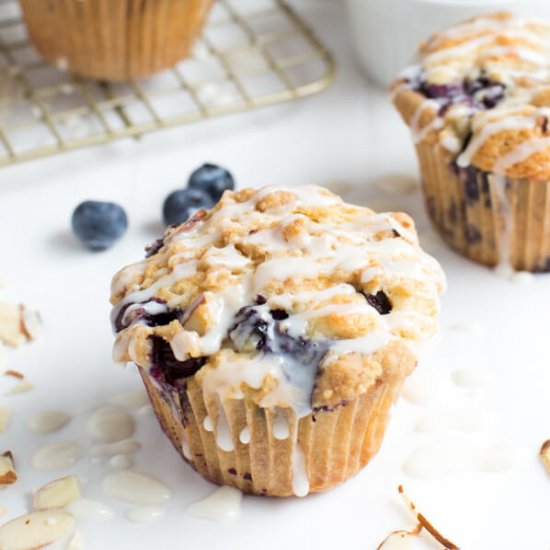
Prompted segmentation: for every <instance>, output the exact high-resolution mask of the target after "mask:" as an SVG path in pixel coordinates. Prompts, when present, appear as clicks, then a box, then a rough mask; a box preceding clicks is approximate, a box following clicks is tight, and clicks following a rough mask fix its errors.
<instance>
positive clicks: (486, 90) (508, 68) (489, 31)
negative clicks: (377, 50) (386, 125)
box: [392, 13, 550, 272]
mask: <svg viewBox="0 0 550 550" xmlns="http://www.w3.org/2000/svg"><path fill="white" fill-rule="evenodd" d="M392 97H393V102H394V104H395V105H396V107H397V109H398V110H399V112H400V113H401V115H402V117H403V119H404V120H405V122H406V123H407V124H408V125H409V126H410V128H411V131H412V137H413V140H414V142H415V144H416V149H417V153H418V157H419V161H420V170H421V174H422V181H423V187H424V193H425V201H426V205H427V210H428V213H429V216H430V218H431V220H432V222H433V224H434V225H435V227H436V228H437V230H438V231H439V233H440V234H441V236H442V237H443V238H444V239H445V240H446V241H447V243H448V244H449V245H450V246H451V247H452V248H454V249H456V250H457V251H459V252H461V253H462V254H464V255H466V256H468V257H470V258H471V259H473V260H476V261H477V262H481V263H483V264H487V265H491V266H495V265H499V266H500V267H501V268H503V269H505V270H511V269H514V270H528V271H533V272H537V271H550V186H549V181H550V126H549V124H548V120H549V119H548V117H549V115H550V23H546V22H543V21H540V20H536V21H530V20H526V19H519V18H516V17H514V16H512V15H511V14H508V13H496V14H490V15H484V16H481V17H477V18H475V19H472V20H470V21H467V22H465V23H462V24H460V25H457V26H455V27H452V28H450V29H447V30H445V31H442V32H440V33H438V34H436V35H434V36H432V37H431V38H430V39H429V40H428V41H427V42H426V43H424V44H423V45H422V46H421V49H420V53H419V59H418V64H417V65H415V66H413V67H410V68H409V69H407V70H406V71H405V72H404V73H403V74H402V76H401V77H400V78H398V80H397V81H396V82H395V83H394V84H393V86H392Z"/></svg>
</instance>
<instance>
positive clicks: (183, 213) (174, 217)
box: [162, 189, 215, 226]
mask: <svg viewBox="0 0 550 550" xmlns="http://www.w3.org/2000/svg"><path fill="white" fill-rule="evenodd" d="M214 202H215V201H214V200H212V198H211V196H210V195H209V194H208V193H207V192H206V191H204V190H203V189H178V190H176V191H173V192H172V193H170V194H169V195H168V196H167V197H166V200H165V201H164V204H163V206H162V218H163V220H164V224H165V225H167V226H168V225H180V224H181V223H183V222H184V221H186V220H187V219H188V218H190V217H191V216H192V215H193V214H194V213H195V212H197V211H198V210H201V209H203V208H204V209H208V208H212V206H214Z"/></svg>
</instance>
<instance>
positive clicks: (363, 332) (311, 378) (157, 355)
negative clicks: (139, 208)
mask: <svg viewBox="0 0 550 550" xmlns="http://www.w3.org/2000/svg"><path fill="white" fill-rule="evenodd" d="M444 285H445V280H444V276H443V273H442V271H441V268H440V266H439V264H438V263H437V262H436V261H435V260H434V259H433V258H431V257H430V256H428V255H427V254H425V253H424V252H423V251H422V250H421V249H420V247H419V245H418V240H417V236H416V232H415V228H414V223H413V221H412V220H411V218H410V217H409V216H407V215H406V214H402V213H384V214H377V213H375V212H373V211H372V210H370V209H368V208H363V207H359V206H353V205H350V204H346V203H344V202H343V201H342V200H341V199H340V198H339V197H337V196H336V195H333V194H332V193H330V192H329V191H328V190H326V189H323V188H319V187H310V186H308V187H296V188H282V187H267V188H263V189H260V190H253V189H245V190H241V191H237V192H226V193H225V194H224V196H223V197H222V199H221V200H220V202H219V203H218V204H217V205H216V206H215V207H214V208H213V209H212V210H211V211H209V212H204V211H202V212H200V213H198V214H197V215H196V216H194V217H193V218H192V219H190V220H189V221H188V222H187V223H185V224H183V225H181V226H179V227H175V228H170V229H169V230H168V231H167V233H166V235H165V236H164V239H162V240H161V241H159V242H157V243H155V246H154V247H152V248H149V256H148V257H147V258H146V259H145V260H143V261H142V262H140V263H137V264H133V265H131V266H129V267H126V268H124V269H123V270H122V271H120V272H119V273H118V274H117V275H116V276H115V277H114V279H113V284H112V303H113V306H114V308H113V312H112V322H113V326H114V329H115V332H116V333H117V337H116V343H115V347H114V357H115V359H116V360H117V361H120V362H128V361H133V362H134V363H136V364H137V365H139V366H141V367H143V368H147V369H149V370H150V372H151V373H152V374H153V376H154V377H155V378H156V379H157V380H159V381H161V382H167V383H169V384H171V385H175V386H177V385H178V384H183V383H185V378H186V377H189V376H195V378H196V380H197V381H198V382H199V383H200V384H202V386H203V388H207V389H209V390H210V391H212V392H215V393H218V394H220V397H221V398H226V397H239V396H242V395H243V392H248V393H249V394H252V395H254V398H255V399H256V400H257V401H258V402H259V403H260V404H262V405H263V406H292V407H294V408H295V410H298V411H300V414H305V413H307V411H310V410H311V408H312V406H318V407H330V406H334V405H336V404H338V403H340V402H342V401H344V400H346V399H352V398H354V397H355V396H357V395H359V394H362V393H364V392H365V391H367V390H368V388H369V387H371V386H372V385H373V384H376V383H377V381H379V380H382V379H384V378H386V377H389V376H394V375H396V369H397V370H399V369H402V370H405V371H406V372H408V371H410V370H412V368H414V365H415V362H416V361H415V358H414V355H413V354H412V353H411V351H410V350H409V348H408V347H407V345H406V344H407V343H412V342H416V341H419V340H423V339H425V338H429V337H430V336H432V335H433V334H434V332H435V331H436V328H437V323H436V316H437V313H438V308H439V301H438V299H439V294H440V293H441V292H442V291H443V289H444ZM401 374H402V373H401ZM220 392H222V393H220ZM312 395H313V398H312Z"/></svg>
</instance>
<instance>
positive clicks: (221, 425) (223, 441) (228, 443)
mask: <svg viewBox="0 0 550 550" xmlns="http://www.w3.org/2000/svg"><path fill="white" fill-rule="evenodd" d="M216 443H217V445H218V447H219V448H220V449H221V450H222V451H226V452H231V451H232V450H233V449H234V448H235V445H234V444H233V437H232V436H231V430H230V429H229V422H228V421H227V417H226V416H225V410H224V408H223V406H222V405H221V403H220V406H219V408H218V424H217V425H216Z"/></svg>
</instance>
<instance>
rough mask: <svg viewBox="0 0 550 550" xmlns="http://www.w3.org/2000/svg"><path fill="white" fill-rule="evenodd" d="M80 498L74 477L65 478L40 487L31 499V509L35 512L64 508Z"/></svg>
mask: <svg viewBox="0 0 550 550" xmlns="http://www.w3.org/2000/svg"><path fill="white" fill-rule="evenodd" d="M81 496H82V495H81V493H80V487H79V486H78V480H77V478H76V476H66V477H62V478H60V479H56V480H54V481H50V482H49V483H46V485H43V486H42V487H40V488H39V489H38V490H37V491H36V492H35V493H34V495H33V497H32V507H33V509H34V510H37V511H43V510H51V509H52V508H65V506H68V505H69V504H70V503H71V502H72V501H73V500H76V499H77V498H80V497H81Z"/></svg>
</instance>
